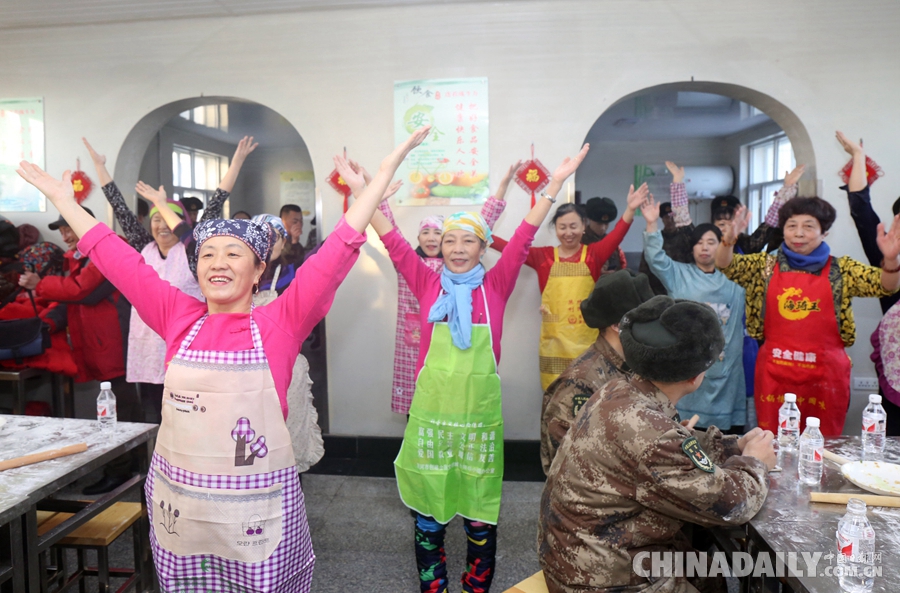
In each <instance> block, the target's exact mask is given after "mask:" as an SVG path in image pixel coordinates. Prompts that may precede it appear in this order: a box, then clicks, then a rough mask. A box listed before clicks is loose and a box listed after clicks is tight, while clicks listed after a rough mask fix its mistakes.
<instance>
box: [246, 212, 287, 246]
mask: <svg viewBox="0 0 900 593" xmlns="http://www.w3.org/2000/svg"><path fill="white" fill-rule="evenodd" d="M250 220H252V221H253V222H265V223H268V224H269V225H270V226H271V227H272V228H273V229H274V230H275V232H276V233H278V237H281V238H282V239H287V238H288V232H287V229H286V228H284V222H283V221H282V220H281V218H279V217H278V216H275V215H274V214H257V215H256V216H254V217H253V218H251V219H250ZM278 237H276V238H275V240H276V241H277V240H278Z"/></svg>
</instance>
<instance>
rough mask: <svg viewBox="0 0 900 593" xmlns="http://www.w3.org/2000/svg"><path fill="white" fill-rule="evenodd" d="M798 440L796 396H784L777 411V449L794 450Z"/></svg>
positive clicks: (798, 421) (798, 424)
mask: <svg viewBox="0 0 900 593" xmlns="http://www.w3.org/2000/svg"><path fill="white" fill-rule="evenodd" d="M799 439H800V408H798V407H797V396H796V395H795V394H793V393H785V394H784V403H783V404H781V408H780V409H779V410H778V447H779V449H781V450H794V449H796V448H797V441H798V440H799Z"/></svg>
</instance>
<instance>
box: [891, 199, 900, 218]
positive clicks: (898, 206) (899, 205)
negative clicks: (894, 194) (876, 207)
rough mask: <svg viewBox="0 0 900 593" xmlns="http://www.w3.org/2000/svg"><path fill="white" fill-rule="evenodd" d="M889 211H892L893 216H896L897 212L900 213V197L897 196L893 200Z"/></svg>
mask: <svg viewBox="0 0 900 593" xmlns="http://www.w3.org/2000/svg"><path fill="white" fill-rule="evenodd" d="M891 212H893V213H894V216H897V215H898V214H900V198H897V199H896V200H895V201H894V205H893V206H891Z"/></svg>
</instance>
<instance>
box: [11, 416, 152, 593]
mask: <svg viewBox="0 0 900 593" xmlns="http://www.w3.org/2000/svg"><path fill="white" fill-rule="evenodd" d="M3 421H5V422H3ZM0 423H2V426H0V458H2V459H9V458H13V457H19V456H21V455H26V454H29V453H35V452H38V451H42V450H47V449H56V448H59V447H63V446H65V445H70V444H75V443H87V445H88V450H87V451H85V452H84V453H78V454H76V455H70V456H68V457H61V458H58V459H53V460H50V461H44V462H41V463H38V464H34V465H29V466H24V467H20V468H16V469H11V470H6V471H3V472H0V533H2V534H3V541H0V584H2V583H4V582H6V581H12V585H13V590H14V591H16V592H17V593H19V592H26V591H27V592H29V593H38V592H39V591H40V590H41V578H42V575H41V574H40V571H39V568H38V567H39V564H40V562H39V559H40V555H41V554H42V553H43V552H44V551H46V550H47V549H48V548H49V547H50V546H52V545H53V544H54V543H56V542H58V541H59V540H60V539H62V538H63V537H65V536H66V535H67V534H68V533H70V532H71V531H73V530H74V529H76V528H78V527H79V526H81V525H83V524H84V523H85V522H87V521H89V520H90V519H91V518H93V517H94V516H96V515H97V514H98V513H100V512H102V511H103V510H104V509H106V508H108V507H109V506H110V505H111V504H113V503H114V502H116V501H117V500H119V499H121V498H122V497H123V496H124V495H125V494H127V493H128V492H129V491H130V490H132V489H133V488H136V487H137V488H139V489H140V492H141V504H142V517H141V520H140V521H139V522H138V523H136V524H135V526H136V528H138V529H140V530H141V537H142V540H143V541H144V544H145V545H144V546H143V554H142V558H141V560H142V566H141V573H142V575H144V576H142V578H141V582H139V583H138V587H137V591H138V592H143V591H149V590H152V589H153V587H154V582H153V581H154V579H153V578H152V575H153V570H152V565H153V563H152V561H151V559H150V543H149V525H148V522H147V506H146V500H145V498H144V494H143V488H141V485H142V484H143V482H144V479H145V478H146V475H147V468H148V467H149V463H150V456H151V454H152V452H153V445H154V442H155V438H156V431H157V430H158V429H159V426H158V425H156V424H139V423H131V422H119V423H118V426H117V427H116V430H115V431H114V432H110V433H107V432H101V431H100V430H99V426H98V424H97V422H96V421H93V420H80V419H73V418H46V417H41V416H5V415H4V416H0ZM139 448H140V449H142V450H143V451H144V453H143V454H142V455H140V459H141V467H140V471H139V472H138V475H136V476H134V477H132V478H131V479H130V480H128V481H127V482H125V483H124V484H122V485H121V486H119V487H118V488H116V489H115V490H113V491H111V492H108V493H106V494H104V495H102V496H101V497H100V498H98V499H97V500H95V501H93V502H92V503H88V504H85V503H79V502H76V501H66V500H58V499H54V498H53V497H54V495H55V494H56V493H57V492H59V491H60V490H61V489H63V488H65V487H66V486H68V485H69V484H71V483H72V482H74V481H76V480H78V479H79V478H81V477H83V476H85V475H87V474H89V473H91V472H93V471H94V470H96V469H98V468H101V467H103V466H104V465H105V464H107V463H108V462H110V461H112V460H113V459H116V458H117V457H119V456H121V455H126V454H129V452H130V451H132V450H133V449H139ZM38 510H50V511H60V512H70V513H74V515H73V516H72V517H71V518H70V519H68V520H67V521H65V522H64V523H61V524H60V525H58V526H56V527H54V528H53V529H52V530H50V531H49V532H47V533H45V534H44V535H42V536H38V534H37V511H38ZM7 538H8V539H7ZM7 541H9V545H8V546H6V545H4V544H6V542H7ZM13 565H15V567H17V569H16V570H12V566H13ZM22 566H24V567H25V568H26V570H22V569H21V567H22ZM7 568H9V569H10V570H7Z"/></svg>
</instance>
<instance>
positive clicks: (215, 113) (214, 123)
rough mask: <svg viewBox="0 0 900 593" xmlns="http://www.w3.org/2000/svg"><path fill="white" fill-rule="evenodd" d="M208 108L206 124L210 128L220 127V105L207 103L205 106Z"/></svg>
mask: <svg viewBox="0 0 900 593" xmlns="http://www.w3.org/2000/svg"><path fill="white" fill-rule="evenodd" d="M204 109H205V110H206V126H207V127H210V128H215V127H218V125H219V121H218V120H219V106H218V105H206V106H205V107H204Z"/></svg>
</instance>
